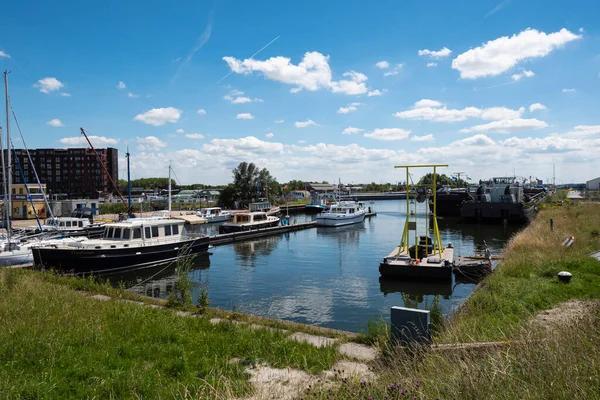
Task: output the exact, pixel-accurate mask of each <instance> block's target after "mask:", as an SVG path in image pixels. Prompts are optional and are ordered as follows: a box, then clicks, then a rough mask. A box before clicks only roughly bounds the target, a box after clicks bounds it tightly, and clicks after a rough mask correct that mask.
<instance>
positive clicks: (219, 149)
mask: <svg viewBox="0 0 600 400" xmlns="http://www.w3.org/2000/svg"><path fill="white" fill-rule="evenodd" d="M202 150H203V151H206V152H208V153H215V154H219V153H220V154H224V155H229V156H232V157H234V158H238V157H239V158H243V157H254V156H256V154H277V153H281V152H283V144H281V143H273V142H265V141H263V140H260V139H258V138H256V137H254V136H247V137H245V138H240V139H213V140H211V141H210V143H207V144H205V145H203V146H202Z"/></svg>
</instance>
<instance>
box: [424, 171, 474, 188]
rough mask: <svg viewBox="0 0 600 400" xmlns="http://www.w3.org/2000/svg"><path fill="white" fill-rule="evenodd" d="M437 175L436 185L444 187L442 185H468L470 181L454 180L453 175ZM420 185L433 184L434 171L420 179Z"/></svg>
mask: <svg viewBox="0 0 600 400" xmlns="http://www.w3.org/2000/svg"><path fill="white" fill-rule="evenodd" d="M436 175H437V177H436V186H437V187H442V186H453V187H466V186H467V185H468V183H467V182H466V181H464V180H462V179H458V180H453V179H452V178H451V177H449V176H447V175H446V174H442V175H440V174H437V173H436ZM418 184H419V185H431V184H433V173H432V172H429V173H427V174H425V175H424V176H423V177H422V178H421V180H419V183H418Z"/></svg>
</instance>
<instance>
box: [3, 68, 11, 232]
mask: <svg viewBox="0 0 600 400" xmlns="http://www.w3.org/2000/svg"><path fill="white" fill-rule="evenodd" d="M4 98H5V99H4V100H5V103H6V104H5V105H6V173H7V177H6V182H7V184H6V186H7V190H8V193H7V197H6V205H7V214H6V217H7V219H6V231H7V232H8V237H9V239H10V231H11V226H12V225H11V223H10V219H11V216H12V160H11V155H10V118H9V116H8V71H4Z"/></svg>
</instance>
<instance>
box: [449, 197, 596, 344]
mask: <svg viewBox="0 0 600 400" xmlns="http://www.w3.org/2000/svg"><path fill="white" fill-rule="evenodd" d="M550 219H553V221H554V224H553V225H554V230H553V231H551V230H550ZM598 227H600V204H596V203H573V204H567V205H563V206H562V207H560V208H550V209H544V210H542V211H541V212H540V213H539V215H538V216H537V218H536V219H535V221H533V222H532V223H531V224H530V225H529V226H528V227H527V228H526V229H525V230H524V231H523V232H521V233H520V234H518V235H516V236H515V237H513V238H512V239H511V241H510V242H509V243H508V245H507V248H506V251H505V257H504V260H503V261H502V263H501V265H500V266H499V268H498V269H497V270H496V272H494V274H492V275H491V276H489V277H488V278H487V279H486V280H485V281H484V282H483V284H482V287H481V289H480V290H477V291H476V292H475V293H474V294H473V296H471V298H470V299H469V300H468V301H467V303H466V304H465V306H464V307H463V308H462V309H461V311H460V312H459V313H458V314H457V315H456V316H455V317H454V318H453V320H452V324H451V326H450V328H449V329H448V330H447V332H446V333H445V335H442V339H443V340H444V341H447V342H456V341H459V340H460V341H465V340H468V341H487V340H503V339H510V338H511V336H512V335H513V334H515V333H516V332H518V331H519V330H520V329H522V328H523V326H524V325H525V324H526V323H527V321H528V320H529V319H530V318H531V316H532V315H533V314H534V313H535V312H538V311H540V310H545V309H549V308H552V307H553V306H555V305H557V304H558V303H560V302H563V301H566V300H569V299H600V262H599V261H597V260H596V259H594V258H591V257H589V256H588V254H589V253H591V252H592V251H596V250H599V249H600V237H599V235H598V234H597V232H598ZM571 235H573V236H575V242H574V244H573V245H572V246H571V247H564V246H562V245H561V244H562V242H563V240H564V238H565V237H568V236H571ZM563 270H565V271H569V272H571V273H572V274H573V279H572V281H571V283H569V284H562V283H559V281H558V278H557V276H556V274H557V273H558V272H559V271H563Z"/></svg>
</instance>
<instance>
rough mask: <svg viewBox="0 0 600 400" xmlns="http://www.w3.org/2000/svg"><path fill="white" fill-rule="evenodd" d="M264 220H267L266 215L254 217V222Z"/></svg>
mask: <svg viewBox="0 0 600 400" xmlns="http://www.w3.org/2000/svg"><path fill="white" fill-rule="evenodd" d="M265 219H267V218H266V215H264V214H258V215H255V216H254V220H255V221H264V220H265Z"/></svg>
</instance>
